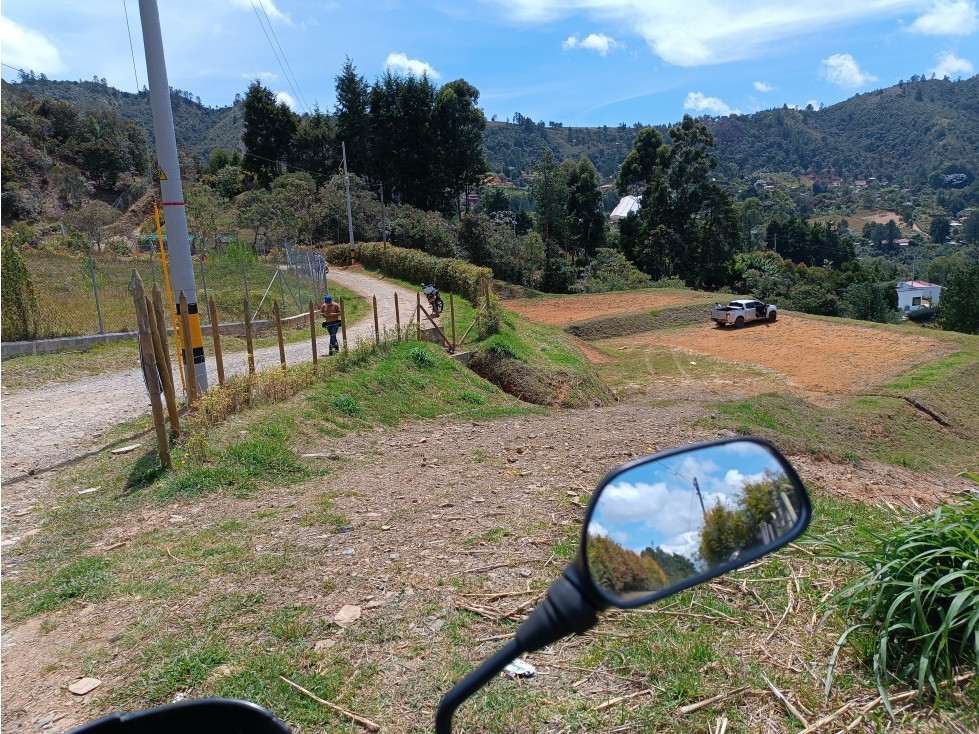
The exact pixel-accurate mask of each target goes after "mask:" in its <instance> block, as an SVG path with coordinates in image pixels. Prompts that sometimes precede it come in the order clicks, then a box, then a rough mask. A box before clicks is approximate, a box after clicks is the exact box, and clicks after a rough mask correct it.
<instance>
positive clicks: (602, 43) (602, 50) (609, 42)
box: [561, 33, 625, 56]
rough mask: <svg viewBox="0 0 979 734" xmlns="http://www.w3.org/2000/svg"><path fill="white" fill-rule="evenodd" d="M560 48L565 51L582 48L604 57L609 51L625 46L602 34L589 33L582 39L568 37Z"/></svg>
mask: <svg viewBox="0 0 979 734" xmlns="http://www.w3.org/2000/svg"><path fill="white" fill-rule="evenodd" d="M561 46H562V47H564V48H566V49H572V48H584V49H588V50H589V51H597V52H598V55H599V56H606V55H608V52H609V51H615V49H617V48H623V47H624V46H625V44H624V43H620V42H619V41H616V40H615V39H614V38H610V37H609V36H606V35H605V34H604V33H589V34H588V35H587V36H585V37H584V38H583V39H579V38H578V36H569V37H568V40H567V41H565V42H564V43H562V44H561Z"/></svg>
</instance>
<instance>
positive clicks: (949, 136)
mask: <svg viewBox="0 0 979 734" xmlns="http://www.w3.org/2000/svg"><path fill="white" fill-rule="evenodd" d="M10 93H13V94H24V93H30V94H33V95H34V96H36V97H42V96H50V97H56V98H58V99H64V100H68V101H71V102H73V103H75V104H77V105H79V106H80V107H83V108H95V107H109V108H112V109H115V110H116V111H117V112H118V113H119V114H120V115H122V116H123V117H126V118H129V119H133V120H137V121H139V122H140V123H142V124H143V126H144V127H145V128H146V129H147V131H148V132H149V136H150V140H151V141H152V139H153V125H152V118H151V115H150V106H149V98H148V95H147V93H146V92H145V91H144V92H141V93H140V94H133V93H130V92H122V91H119V90H118V89H114V88H112V87H109V86H107V85H104V84H101V83H100V82H96V81H91V82H71V81H53V80H48V79H40V78H33V79H31V78H28V79H27V80H25V81H24V82H22V83H15V84H9V83H7V82H3V94H4V95H6V94H10ZM170 99H171V102H172V104H173V115H174V125H175V127H176V133H177V142H178V143H181V144H182V145H185V146H186V147H188V148H189V149H191V150H193V151H195V152H197V153H198V154H199V155H201V156H202V157H203V158H206V157H208V156H209V155H210V153H211V151H212V150H214V148H216V147H218V146H221V147H223V148H225V149H226V150H232V149H234V148H236V147H239V146H240V138H241V129H242V123H241V114H240V108H239V107H237V106H229V107H217V108H214V107H206V106H204V105H202V104H200V103H199V102H198V101H197V99H196V98H194V97H193V95H191V94H190V93H189V92H183V91H180V90H173V91H172V92H171V95H170ZM977 121H979V76H974V77H972V78H971V79H966V80H963V81H958V82H952V81H943V80H936V79H929V80H925V79H923V78H922V79H918V78H915V80H914V81H909V82H904V83H903V84H898V85H895V86H893V87H888V88H885V89H878V90H876V91H873V92H868V93H866V94H858V95H856V96H855V97H851V98H850V99H848V100H845V101H843V102H839V103H838V104H835V105H831V106H829V107H826V108H824V109H821V110H795V109H788V108H784V107H783V108H782V109H774V110H764V111H761V112H756V113H754V114H751V115H734V116H731V117H725V118H709V119H707V123H708V125H709V126H710V127H711V128H712V129H713V130H714V132H715V134H716V135H717V139H718V144H717V147H716V148H715V149H714V152H715V153H716V154H717V156H718V157H719V158H720V161H721V163H722V164H731V163H733V164H735V165H736V166H737V172H739V173H743V174H750V173H759V172H771V173H777V172H785V173H788V172H797V173H801V172H807V171H815V172H819V171H823V172H827V173H828V172H830V171H834V172H836V173H843V174H847V175H851V176H855V177H861V176H864V177H866V176H876V177H877V178H884V177H886V178H897V179H904V178H910V179H912V180H915V181H918V182H921V183H924V179H926V178H927V176H928V175H929V174H930V173H931V172H933V171H935V170H937V169H938V168H940V167H942V166H943V165H945V164H949V163H957V164H961V165H964V166H966V167H967V168H969V169H970V170H971V171H972V172H973V173H977V174H979V122H977ZM639 129H640V126H639V125H633V126H631V127H628V126H626V125H618V126H615V127H565V126H562V125H560V123H550V124H549V125H542V124H538V123H535V122H534V121H533V120H531V119H530V118H526V117H523V116H521V115H519V114H518V115H516V116H515V119H514V121H512V122H509V123H507V122H489V123H487V125H486V131H485V133H484V135H483V143H484V145H485V147H486V151H487V159H488V161H489V164H490V167H491V168H492V169H493V170H494V171H496V172H497V173H500V174H503V175H505V176H507V177H509V178H512V179H514V180H515V181H516V182H517V183H518V184H520V183H523V182H524V181H523V175H524V174H526V173H528V172H529V171H530V170H531V168H532V166H533V162H534V161H535V160H536V159H537V158H538V157H539V155H540V151H541V148H542V147H543V146H547V147H549V148H550V149H551V150H552V151H553V153H554V155H555V157H556V158H557V159H558V160H563V159H565V158H572V159H574V160H577V159H578V158H580V157H581V156H582V155H587V156H588V158H589V159H591V161H592V163H594V164H595V167H596V168H598V170H599V172H600V173H601V174H602V175H603V176H606V177H611V176H614V175H615V173H616V172H617V171H618V168H619V165H620V164H621V162H622V161H623V160H624V159H625V157H626V155H627V154H628V152H629V150H630V149H631V148H632V143H633V141H634V140H635V136H636V133H637V131H638V130H639ZM659 129H660V130H662V131H664V132H665V129H666V128H665V126H659ZM239 149H240V148H239Z"/></svg>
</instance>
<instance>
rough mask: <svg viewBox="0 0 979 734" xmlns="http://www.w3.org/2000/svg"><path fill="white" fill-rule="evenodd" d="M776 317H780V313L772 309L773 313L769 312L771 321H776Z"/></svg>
mask: <svg viewBox="0 0 979 734" xmlns="http://www.w3.org/2000/svg"><path fill="white" fill-rule="evenodd" d="M776 318H778V314H777V313H775V311H772V312H771V313H769V314H768V320H769V321H774V320H775V319H776Z"/></svg>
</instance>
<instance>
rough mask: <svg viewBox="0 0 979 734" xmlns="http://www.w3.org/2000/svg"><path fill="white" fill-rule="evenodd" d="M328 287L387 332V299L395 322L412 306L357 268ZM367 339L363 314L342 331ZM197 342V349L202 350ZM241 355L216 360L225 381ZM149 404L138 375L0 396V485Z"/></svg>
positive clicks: (305, 357)
mask: <svg viewBox="0 0 979 734" xmlns="http://www.w3.org/2000/svg"><path fill="white" fill-rule="evenodd" d="M328 278H329V280H331V281H333V282H335V283H339V284H341V285H343V286H345V287H347V288H350V289H351V290H352V291H355V292H357V293H359V294H361V295H363V296H365V297H366V298H367V299H368V301H370V298H371V296H377V310H378V323H379V324H380V326H381V329H382V330H383V329H384V328H385V327H388V328H394V324H395V317H394V294H395V293H396V292H397V294H398V299H399V301H400V305H401V314H402V317H403V321H402V323H407V321H408V316H409V314H410V313H411V311H412V308H413V305H414V303H415V293H414V292H411V291H407V290H405V289H403V288H400V287H395V286H394V285H392V284H390V283H388V282H386V281H382V280H378V279H377V278H375V277H372V276H370V275H368V274H366V273H365V272H364V271H363V270H361V269H359V268H355V269H349V270H333V271H331V272H330V274H329V276H328ZM317 327H318V325H317ZM317 331H318V333H320V334H321V335H320V336H319V338H318V339H317V345H318V347H319V350H320V354H325V353H326V352H327V348H328V344H329V337H328V336H327V335H326V334H325V333H323V329H319V328H317ZM373 338H374V320H373V318H372V317H371V315H370V312H369V311H368V315H367V316H366V317H365V318H363V319H361V320H360V321H359V322H357V323H356V324H352V325H350V326H349V327H348V328H347V339H348V342H349V343H350V345H351V346H353V345H354V344H356V343H357V341H358V340H359V339H373ZM207 343H208V342H207V340H205V344H207ZM310 359H311V355H310V344H309V342H308V341H302V342H297V343H295V344H287V345H286V362H287V363H288V364H296V363H298V362H308V361H310ZM247 364H248V361H247V355H246V353H245V352H235V353H232V354H225V355H224V371H225V374H226V375H230V374H235V373H244V372H245V371H246V370H247ZM278 364H279V348H278V347H277V346H273V347H267V348H264V349H259V350H256V352H255V366H256V368H257V369H262V368H268V367H274V366H277V365H278ZM207 367H208V381H209V382H210V384H212V385H216V384H217V381H218V378H217V372H216V369H215V365H214V358H213V353H211V352H210V350H209V351H208V355H207ZM149 410H150V400H149V396H148V395H147V394H146V388H145V387H144V386H143V377H142V374H141V373H140V370H139V369H138V368H136V369H131V370H126V371H124V372H112V373H108V374H104V375H99V376H97V377H92V378H87V379H84V380H79V381H78V382H71V383H67V384H60V385H50V386H46V387H39V388H36V389H33V390H24V391H20V392H16V393H14V394H12V395H5V396H4V397H3V401H2V403H0V424H2V445H3V457H2V465H0V466H2V478H3V479H4V480H7V479H12V478H14V477H16V476H19V475H22V474H25V473H27V472H29V471H30V470H38V469H43V468H47V467H49V466H52V465H54V464H57V463H59V462H62V461H65V460H67V459H71V458H74V457H75V456H78V455H80V454H82V453H83V452H84V451H85V450H86V449H87V448H89V447H91V445H92V443H93V441H95V440H96V439H98V437H99V436H101V435H102V434H103V433H105V432H106V431H107V430H108V429H110V428H113V427H114V426H116V425H118V424H120V423H123V422H124V421H128V420H132V419H133V418H137V417H139V416H140V415H142V414H144V413H147V412H149Z"/></svg>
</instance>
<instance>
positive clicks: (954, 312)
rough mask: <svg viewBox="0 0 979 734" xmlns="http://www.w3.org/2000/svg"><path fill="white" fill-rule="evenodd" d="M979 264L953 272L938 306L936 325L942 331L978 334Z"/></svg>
mask: <svg viewBox="0 0 979 734" xmlns="http://www.w3.org/2000/svg"><path fill="white" fill-rule="evenodd" d="M976 304H979V263H973V264H972V265H970V266H969V267H967V268H961V269H959V270H955V271H953V272H952V273H951V275H949V277H948V284H947V285H946V286H945V290H944V291H943V292H942V298H941V301H940V303H939V304H938V323H939V324H940V325H941V327H942V328H943V329H947V330H949V331H961V332H962V333H963V334H979V308H976Z"/></svg>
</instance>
